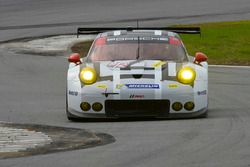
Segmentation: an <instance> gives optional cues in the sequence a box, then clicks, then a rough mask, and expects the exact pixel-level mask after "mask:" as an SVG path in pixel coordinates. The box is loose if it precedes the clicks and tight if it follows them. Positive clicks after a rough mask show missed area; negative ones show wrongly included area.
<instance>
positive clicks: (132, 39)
mask: <svg viewBox="0 0 250 167" xmlns="http://www.w3.org/2000/svg"><path fill="white" fill-rule="evenodd" d="M139 40H140V41H163V42H168V41H169V39H168V38H167V37H139ZM121 41H136V42H137V41H138V37H116V38H108V39H107V42H121Z"/></svg>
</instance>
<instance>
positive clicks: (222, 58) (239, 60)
mask: <svg viewBox="0 0 250 167" xmlns="http://www.w3.org/2000/svg"><path fill="white" fill-rule="evenodd" d="M180 26H183V25H180ZM184 26H199V27H201V32H202V36H201V37H200V36H199V35H186V34H182V35H181V38H182V40H183V42H184V44H185V46H186V48H187V50H188V52H189V54H190V55H195V52H197V51H200V52H203V53H205V54H206V55H207V56H208V63H209V64H226V65H250V20H249V21H235V22H218V23H204V24H192V25H184ZM91 43H92V41H87V42H80V43H77V44H76V45H74V46H73V47H72V48H71V49H72V51H73V52H77V53H80V54H81V56H86V55H87V52H88V50H89V47H90V46H91Z"/></svg>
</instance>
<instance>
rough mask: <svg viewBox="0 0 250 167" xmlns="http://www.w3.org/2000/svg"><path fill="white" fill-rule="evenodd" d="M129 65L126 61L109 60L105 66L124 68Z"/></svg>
mask: <svg viewBox="0 0 250 167" xmlns="http://www.w3.org/2000/svg"><path fill="white" fill-rule="evenodd" d="M128 65H129V63H128V62H119V61H117V62H110V63H109V64H107V67H111V68H126V67H127V66H128Z"/></svg>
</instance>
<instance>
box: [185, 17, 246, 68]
mask: <svg viewBox="0 0 250 167" xmlns="http://www.w3.org/2000/svg"><path fill="white" fill-rule="evenodd" d="M185 26H199V27H201V32H202V36H201V38H200V36H199V35H186V34H185V35H181V38H182V40H183V42H184V44H185V46H186V48H187V50H188V52H189V54H190V55H194V54H195V52H197V51H201V52H203V53H205V54H206V55H207V56H208V62H209V64H228V65H250V20H249V21H237V22H219V23H204V24H193V25H185Z"/></svg>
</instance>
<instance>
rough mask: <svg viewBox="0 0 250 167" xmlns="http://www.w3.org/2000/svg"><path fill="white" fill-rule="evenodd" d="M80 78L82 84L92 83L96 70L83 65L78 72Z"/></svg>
mask: <svg viewBox="0 0 250 167" xmlns="http://www.w3.org/2000/svg"><path fill="white" fill-rule="evenodd" d="M80 80H81V81H82V82H83V83H84V84H93V83H95V82H96V71H95V70H94V69H93V68H91V67H85V68H84V69H82V71H81V72H80Z"/></svg>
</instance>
